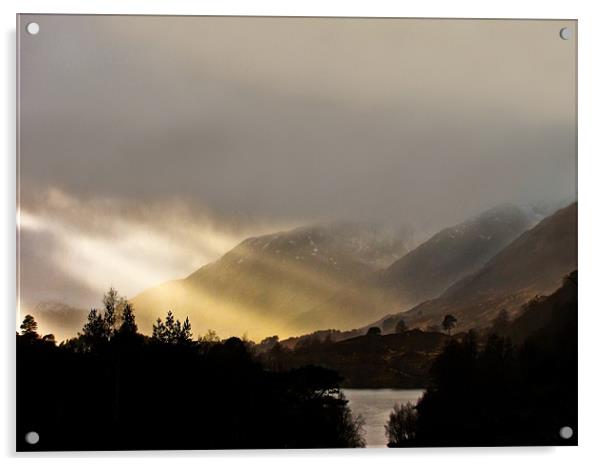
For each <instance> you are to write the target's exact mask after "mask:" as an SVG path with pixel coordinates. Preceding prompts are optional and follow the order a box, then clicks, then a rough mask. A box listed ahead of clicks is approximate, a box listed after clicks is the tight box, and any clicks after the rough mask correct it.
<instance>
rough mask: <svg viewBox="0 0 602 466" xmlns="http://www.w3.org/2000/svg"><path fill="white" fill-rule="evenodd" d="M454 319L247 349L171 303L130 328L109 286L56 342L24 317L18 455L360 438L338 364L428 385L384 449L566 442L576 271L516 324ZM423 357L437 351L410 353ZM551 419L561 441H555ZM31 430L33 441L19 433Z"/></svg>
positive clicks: (572, 391) (573, 377) (396, 418)
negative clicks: (425, 327)
mask: <svg viewBox="0 0 602 466" xmlns="http://www.w3.org/2000/svg"><path fill="white" fill-rule="evenodd" d="M456 322H457V321H456V319H455V317H454V316H451V315H446V316H445V318H444V319H443V322H442V324H441V329H442V330H443V331H445V332H446V333H447V334H444V333H437V332H423V331H421V330H418V329H408V328H407V326H406V325H405V322H403V321H402V320H400V321H399V322H397V323H392V324H391V325H392V326H393V327H394V328H395V333H393V334H387V335H382V334H381V332H380V328H378V327H376V328H370V329H369V330H368V331H367V334H366V335H364V336H360V337H357V338H352V339H349V340H343V341H340V342H332V341H330V340H328V339H326V340H323V341H316V340H313V339H311V338H310V339H307V340H302V341H301V342H300V344H299V347H298V348H297V349H296V350H294V351H291V350H287V349H286V348H283V347H282V346H281V345H280V343H279V342H278V337H277V336H273V337H269V338H266V339H265V340H264V341H262V342H261V343H260V344H257V345H256V344H254V343H253V342H250V341H246V340H244V339H239V338H235V337H233V338H228V339H226V340H220V339H219V337H217V335H216V334H215V333H214V332H211V331H209V332H207V334H206V335H205V336H203V337H199V338H197V339H196V340H195V339H193V333H192V326H191V324H190V322H189V320H188V319H187V318H186V319H185V320H184V321H183V322H181V321H180V320H179V319H177V318H176V317H175V316H174V314H173V313H172V312H171V311H168V312H167V314H166V316H165V318H164V319H161V318H159V319H157V321H156V323H155V325H154V326H153V332H152V335H151V336H145V335H142V334H140V333H139V332H138V328H137V325H136V317H135V312H134V309H133V307H132V305H131V304H130V303H129V302H128V301H127V300H125V299H123V298H121V297H120V296H119V295H118V294H117V292H116V291H115V290H113V289H111V290H109V291H108V293H107V294H106V295H105V296H104V299H103V309H101V310H96V309H92V310H91V311H90V313H89V315H88V320H87V322H86V323H85V325H84V326H83V328H82V331H81V332H80V334H78V336H77V337H76V338H73V339H70V340H67V341H65V342H62V343H61V344H59V345H57V343H56V341H55V339H54V337H53V336H52V335H43V336H42V335H40V334H39V333H38V326H37V323H36V321H35V318H34V317H33V316H31V315H27V316H26V317H25V319H24V320H23V323H22V324H21V327H20V330H21V332H20V334H17V449H18V450H20V451H32V450H124V449H128V450H131V449H145V450H151V449H232V448H336V447H362V446H365V445H364V440H363V427H362V424H363V421H362V419H361V417H359V416H354V414H353V413H352V412H351V410H350V408H349V407H348V405H347V400H346V399H345V397H344V395H343V393H342V390H341V386H342V385H343V377H341V375H339V372H341V373H343V375H344V376H345V377H347V378H348V381H347V384H348V385H346V386H354V384H357V383H365V380H367V379H371V378H372V379H374V380H375V381H376V382H378V383H391V382H396V381H397V382H400V381H401V383H402V384H403V383H405V382H403V381H404V380H406V381H407V383H415V382H416V381H419V382H424V383H425V385H426V386H427V390H426V392H425V394H424V395H423V397H422V398H421V399H420V400H419V401H418V403H417V405H413V404H405V405H395V406H394V407H392V408H393V411H392V412H391V414H390V419H389V422H388V423H387V425H386V426H385V432H386V435H387V437H388V440H389V443H388V445H389V446H390V447H426V446H494V445H502V446H503V445H558V444H566V445H576V444H577V435H576V428H577V272H573V273H571V274H569V275H568V276H566V277H565V279H564V282H563V285H562V286H561V287H560V288H559V289H558V290H557V291H556V292H555V293H553V294H551V295H550V296H547V297H537V298H535V299H533V300H532V301H531V302H529V303H528V304H527V305H525V306H524V308H523V310H522V312H521V313H520V314H519V316H518V317H517V318H515V319H514V320H511V319H510V317H509V314H508V312H507V311H505V310H502V311H501V312H500V313H499V315H498V317H497V318H496V319H494V321H493V322H492V325H491V327H489V328H488V329H486V330H481V331H479V332H477V331H474V330H471V331H469V332H463V333H459V334H454V335H451V332H450V331H451V329H452V328H453V326H454V325H455V324H456ZM391 348H397V349H398V350H399V351H400V353H399V354H402V353H403V354H406V359H405V360H403V361H402V365H401V366H399V365H396V364H400V362H399V361H401V360H402V359H403V358H401V356H400V357H397V356H395V357H393V358H392V359H391V358H389V360H388V361H386V362H383V361H385V360H387V357H384V356H383V355H386V354H393V353H391ZM438 348H439V349H438ZM408 351H409V353H408ZM420 351H426V352H427V353H428V354H431V353H432V352H433V351H435V352H436V356H434V357H432V359H429V358H426V359H425V358H416V354H417V352H420ZM404 352H405V353H404ZM407 354H410V356H411V357H410V358H409V359H408V358H407ZM358 355H360V356H361V355H363V358H362V357H360V356H358ZM379 355H380V356H379ZM320 361H322V362H323V364H322V363H321V362H320ZM404 361H405V362H404ZM408 361H409V362H408ZM425 364H426V365H425ZM370 365H371V366H372V368H371V367H370ZM321 366H324V367H321ZM346 367H347V371H346V370H345V368H346ZM417 367H419V368H420V370H418V369H417ZM424 367H428V368H430V369H429V370H428V371H427V375H425V374H423V373H422V372H423V371H424ZM334 369H336V370H334ZM339 369H340V371H339ZM412 370H413V371H414V373H413V374H410V375H411V376H409V378H408V375H407V373H406V375H405V376H404V377H406V378H405V379H404V378H402V379H399V378H397V379H396V378H386V377H384V378H383V376H382V374H385V373H388V372H391V371H393V372H403V371H406V372H408V371H409V372H410V373H411V372H412ZM358 374H361V377H360V376H359V375H358ZM396 377H397V376H396ZM349 380H350V381H351V382H349ZM563 426H570V427H571V428H572V429H573V431H574V432H575V435H574V436H573V437H572V438H571V439H561V438H560V437H559V431H560V428H561V427H563ZM30 431H35V432H38V433H39V434H40V441H39V443H37V444H35V445H29V444H27V443H26V442H25V435H26V433H27V432H30Z"/></svg>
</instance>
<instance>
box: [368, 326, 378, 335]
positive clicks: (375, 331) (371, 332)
mask: <svg viewBox="0 0 602 466" xmlns="http://www.w3.org/2000/svg"><path fill="white" fill-rule="evenodd" d="M380 334H381V331H380V327H370V328H369V329H368V332H367V333H366V335H380Z"/></svg>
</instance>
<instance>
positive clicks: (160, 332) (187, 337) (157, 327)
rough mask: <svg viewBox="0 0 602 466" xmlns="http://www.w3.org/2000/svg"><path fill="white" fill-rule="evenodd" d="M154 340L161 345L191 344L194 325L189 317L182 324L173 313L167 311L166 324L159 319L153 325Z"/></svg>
mask: <svg viewBox="0 0 602 466" xmlns="http://www.w3.org/2000/svg"><path fill="white" fill-rule="evenodd" d="M152 339H153V340H155V341H158V342H160V343H169V344H174V345H177V344H191V343H192V325H191V323H190V320H189V319H188V316H187V317H186V319H185V320H184V323H183V324H182V323H181V322H180V321H179V320H178V319H176V318H175V316H174V315H173V312H171V311H167V315H166V316H165V322H163V321H162V320H161V319H157V322H156V323H155V324H154V325H153V334H152Z"/></svg>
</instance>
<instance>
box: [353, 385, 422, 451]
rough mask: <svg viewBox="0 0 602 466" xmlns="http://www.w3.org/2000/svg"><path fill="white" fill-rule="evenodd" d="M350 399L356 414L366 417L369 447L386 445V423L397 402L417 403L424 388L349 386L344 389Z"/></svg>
mask: <svg viewBox="0 0 602 466" xmlns="http://www.w3.org/2000/svg"><path fill="white" fill-rule="evenodd" d="M343 392H344V393H345V397H346V398H347V399H348V400H349V407H350V408H351V410H352V411H353V414H354V415H356V416H357V415H358V414H361V416H362V417H363V418H364V421H365V424H364V430H365V434H364V438H365V439H366V446H367V447H386V446H387V438H386V436H385V435H386V434H385V424H386V423H387V421H388V420H389V413H390V412H391V411H392V410H393V405H394V404H395V403H399V404H405V403H407V402H408V401H411V402H412V403H416V402H417V401H418V399H419V398H420V397H421V396H422V393H423V392H424V390H422V389H419V390H396V389H380V390H364V389H355V388H347V389H345V390H343Z"/></svg>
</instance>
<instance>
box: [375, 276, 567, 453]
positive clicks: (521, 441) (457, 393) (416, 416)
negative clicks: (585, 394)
mask: <svg viewBox="0 0 602 466" xmlns="http://www.w3.org/2000/svg"><path fill="white" fill-rule="evenodd" d="M431 376H432V381H431V384H430V385H429V388H428V389H427V391H426V393H425V394H424V396H423V398H422V399H421V400H420V401H419V402H418V404H417V406H416V407H414V406H411V405H405V406H396V407H395V409H394V411H393V412H392V413H391V416H390V420H389V423H388V424H387V426H386V430H387V434H388V437H389V441H390V444H389V446H391V447H408V446H494V445H501V446H504V445H559V444H565V445H577V272H573V273H572V274H570V275H569V276H567V277H566V278H565V280H564V284H563V286H562V287H561V288H560V289H559V290H558V291H556V292H555V293H554V294H552V295H550V296H549V297H546V298H541V299H538V300H535V301H533V302H531V303H530V304H529V305H528V306H527V308H526V309H525V311H524V312H523V314H522V315H521V316H520V317H518V318H517V319H516V320H515V321H513V322H508V321H505V320H504V319H500V320H498V322H496V324H495V325H494V328H493V329H492V331H491V332H490V334H489V336H488V337H486V338H483V337H479V336H478V335H477V334H476V333H475V332H472V331H471V332H469V333H468V335H466V337H465V338H463V340H462V341H457V340H452V341H450V342H449V344H448V345H447V347H446V348H445V350H444V351H443V353H441V355H440V356H438V357H437V358H436V360H435V362H434V363H433V366H432V368H431ZM564 426H569V427H571V428H572V429H573V432H574V435H573V437H571V438H570V439H563V438H561V436H560V429H561V428H562V427H564Z"/></svg>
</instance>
